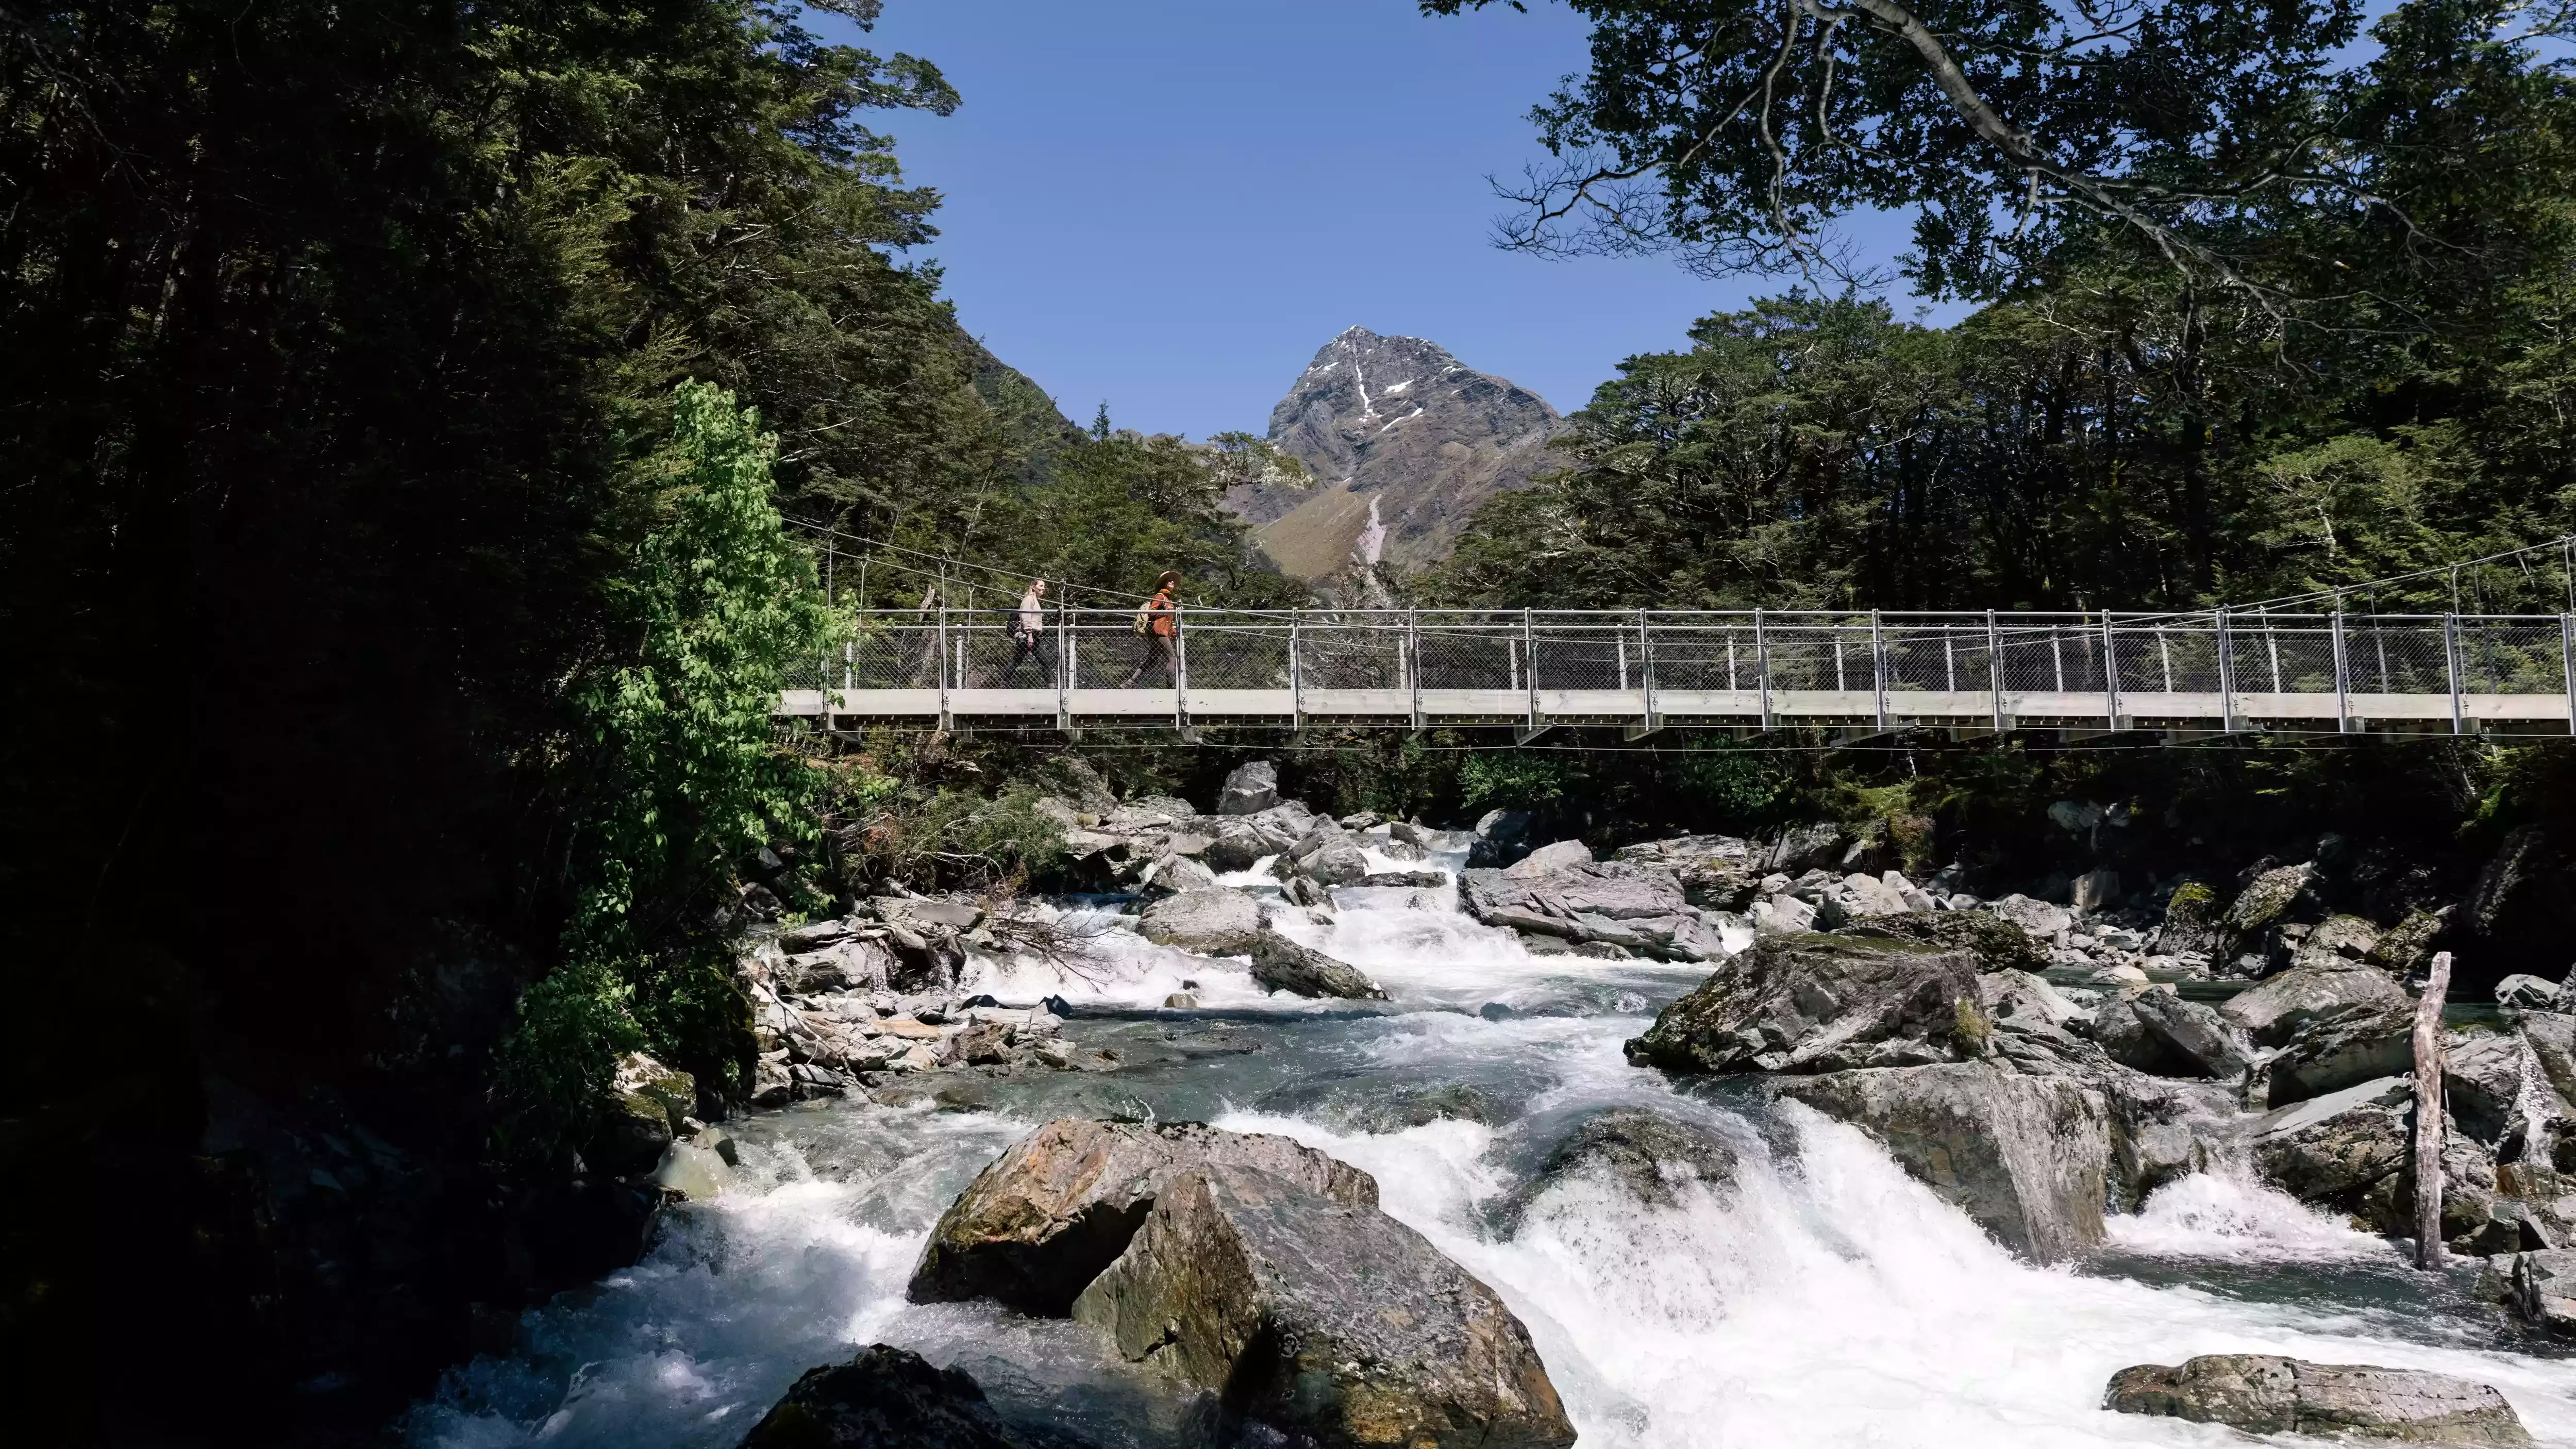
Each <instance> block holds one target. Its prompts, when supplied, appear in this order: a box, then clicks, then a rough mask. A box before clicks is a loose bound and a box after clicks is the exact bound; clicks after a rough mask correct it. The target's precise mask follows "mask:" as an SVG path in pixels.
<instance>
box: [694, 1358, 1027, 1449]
mask: <svg viewBox="0 0 2576 1449" xmlns="http://www.w3.org/2000/svg"><path fill="white" fill-rule="evenodd" d="M1050 1442H1051V1444H1057V1445H1060V1444H1063V1443H1065V1442H1066V1441H1064V1440H1062V1439H1053V1440H1051V1441H1050ZM742 1449H1038V1446H1036V1445H1033V1444H1032V1443H1031V1441H1030V1440H1029V1439H1027V1438H1026V1437H1024V1436H1023V1435H1022V1434H1020V1433H1019V1432H1018V1431H1017V1430H1015V1429H1013V1428H1012V1427H1011V1426H1010V1425H1009V1424H1007V1423H1005V1422H1003V1419H1002V1416H1001V1415H999V1414H997V1413H995V1412H993V1407H992V1405H991V1404H989V1403H986V1402H985V1400H984V1391H983V1389H982V1388H980V1387H978V1386H977V1384H976V1382H975V1381H974V1380H973V1379H972V1378H969V1377H968V1376H966V1375H965V1374H963V1373H960V1372H959V1371H957V1370H956V1369H943V1368H933V1367H932V1366H931V1365H930V1363H929V1362H928V1361H927V1360H925V1359H923V1358H922V1357H921V1355H919V1354H917V1353H913V1352H911V1351H909V1350H906V1349H900V1348H894V1347H891V1346H889V1345H886V1344H882V1343H879V1344H871V1345H870V1346H868V1347H866V1348H863V1349H860V1350H859V1356H858V1357H857V1358H855V1359H853V1360H851V1361H850V1362H849V1363H845V1364H834V1365H828V1366H826V1367H823V1368H816V1369H808V1370H806V1371H805V1374H804V1376H803V1377H801V1378H799V1379H797V1380H796V1383H795V1385H794V1387H792V1388H790V1389H788V1391H787V1396H786V1397H785V1398H783V1399H780V1400H779V1401H778V1403H777V1405H776V1406H775V1407H773V1408H771V1409H770V1411H769V1413H768V1414H767V1415H766V1416H765V1417H763V1418H762V1419H761V1421H760V1422H759V1423H758V1424H755V1425H753V1426H752V1430H751V1432H750V1433H749V1434H748V1435H746V1436H744V1438H743V1441H742Z"/></svg>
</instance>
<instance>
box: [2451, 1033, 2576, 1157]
mask: <svg viewBox="0 0 2576 1449" xmlns="http://www.w3.org/2000/svg"><path fill="white" fill-rule="evenodd" d="M2442 1088H2443V1092H2442V1095H2443V1097H2444V1099H2445V1101H2446V1102H2447V1103H2448V1104H2449V1107H2450V1110H2451V1114H2452V1116H2453V1117H2454V1118H2456V1119H2457V1120H2458V1122H2459V1125H2460V1130H2462V1131H2464V1132H2466V1133H2468V1134H2469V1135H2470V1136H2472V1137H2475V1138H2476V1139H2478V1141H2480V1142H2481V1143H2484V1144H2485V1145H2486V1146H2487V1147H2489V1148H2491V1149H2498V1150H2509V1151H2510V1155H2511V1156H2513V1157H2520V1156H2521V1155H2522V1154H2523V1151H2524V1150H2525V1149H2526V1148H2528V1147H2531V1146H2535V1145H2539V1144H2540V1143H2541V1142H2542V1141H2543V1139H2544V1137H2545V1136H2546V1135H2547V1134H2549V1133H2550V1131H2551V1129H2552V1127H2553V1125H2554V1124H2556V1123H2559V1122H2564V1121H2567V1120H2568V1119H2569V1118H2570V1117H2571V1116H2576V1109H2571V1108H2570V1107H2569V1105H2568V1103H2567V1102H2566V1101H2565V1099H2563V1098H2561V1097H2560V1096H2559V1095H2558V1090H2557V1088H2555V1087H2554V1086H2552V1085H2551V1084H2550V1081H2549V1077H2548V1073H2547V1072H2546V1071H2545V1070H2544V1069H2543V1068H2542V1067H2541V1064H2540V1059H2539V1057H2538V1055H2537V1054H2536V1053H2535V1052H2534V1051H2533V1050H2532V1047H2531V1043H2530V1042H2529V1041H2528V1040H2527V1039H2526V1038H2525V1037H2524V1035H2523V1034H2522V1033H2520V1032H2486V1031H2481V1032H2452V1033H2448V1034H2446V1035H2445V1038H2444V1044H2443V1049H2442ZM2535 1116H2536V1117H2537V1118H2538V1120H2537V1121H2534V1120H2532V1119H2533V1118H2534V1117H2535Z"/></svg>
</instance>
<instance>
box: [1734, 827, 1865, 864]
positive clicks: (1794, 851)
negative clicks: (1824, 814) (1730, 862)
mask: <svg viewBox="0 0 2576 1449" xmlns="http://www.w3.org/2000/svg"><path fill="white" fill-rule="evenodd" d="M1850 839H1851V833H1850V832H1849V831H1847V830H1845V829H1843V827H1842V826H1840V825H1838V824H1835V823H1834V822H1832V821H1830V820H1824V821H1817V822H1815V823H1813V824H1809V825H1793V826H1791V827H1789V828H1788V829H1787V830H1784V831H1782V832H1781V833H1780V837H1779V838H1778V839H1777V840H1774V841H1772V842H1771V845H1770V849H1769V850H1768V852H1767V853H1766V854H1765V855H1764V857H1763V858H1762V859H1761V860H1759V861H1757V862H1755V863H1756V864H1758V865H1760V866H1761V867H1762V868H1764V869H1766V870H1773V871H1779V872H1781V873H1783V874H1787V875H1796V874H1798V873H1799V872H1801V871H1805V870H1812V869H1814V868H1815V867H1817V866H1820V865H1824V864H1826V863H1828V862H1830V861H1836V860H1840V859H1841V858H1842V854H1843V847H1844V845H1845V844H1847V843H1848V842H1849V841H1850Z"/></svg>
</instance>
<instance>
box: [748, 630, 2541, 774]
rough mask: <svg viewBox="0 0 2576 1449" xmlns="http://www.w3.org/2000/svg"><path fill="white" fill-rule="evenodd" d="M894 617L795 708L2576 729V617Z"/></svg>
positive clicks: (1070, 724) (1962, 729) (1121, 722)
mask: <svg viewBox="0 0 2576 1449" xmlns="http://www.w3.org/2000/svg"><path fill="white" fill-rule="evenodd" d="M1133 618H1134V616H1133V614H1132V613H1131V612H1130V610H1129V609H1126V608H1119V609H1088V608H1083V609H1076V608H1049V609H1047V610H1045V611H1044V613H1043V615H1042V627H1041V628H1040V629H1038V630H1037V631H1035V633H1034V634H1031V633H1028V632H1025V631H1022V630H1020V629H1019V623H1020V621H1019V618H1018V615H1017V611H1015V610H1010V609H949V608H924V609H909V610H876V611H866V612H862V613H860V614H859V615H858V616H857V629H856V632H855V634H854V636H853V637H852V638H851V639H850V640H849V641H848V643H847V644H845V645H844V646H843V648H842V649H841V651H840V653H839V656H838V657H837V658H825V659H817V660H815V661H813V663H812V664H811V665H810V666H809V667H808V668H807V669H805V670H804V671H801V672H800V674H799V676H798V677H793V678H791V679H790V680H789V688H788V689H787V690H786V691H785V693H784V695H783V696H782V698H781V701H780V707H779V712H780V714H781V715H782V716H784V717H788V718H792V719H800V720H806V721H811V722H814V723H817V724H821V725H824V726H827V727H830V728H835V729H854V728H858V727H861V726H864V725H867V724H872V723H888V722H893V723H906V722H909V723H914V724H929V723H933V722H935V723H936V724H937V725H939V726H940V727H942V728H952V729H953V728H960V727H978V726H981V727H1013V726H1016V727H1020V728H1028V727H1032V726H1046V725H1052V726H1053V727H1054V728H1057V729H1061V730H1066V731H1076V730H1079V729H1081V728H1083V727H1084V726H1086V725H1089V726H1103V727H1105V726H1129V727H1139V726H1154V725H1159V726H1164V727H1170V728H1177V729H1180V730H1184V731H1187V730H1190V729H1193V728H1194V727H1196V726H1198V725H1201V724H1223V725H1269V726H1279V727H1286V728H1292V729H1293V728H1303V727H1306V726H1308V725H1310V724H1313V725H1395V726H1401V727H1409V728H1412V729H1415V730H1420V729H1425V728H1430V727H1434V726H1489V727H1508V728H1510V729H1512V730H1513V731H1514V732H1515V736H1516V738H1518V739H1519V740H1521V741H1522V742H1523V743H1527V742H1529V741H1531V740H1533V739H1535V738H1537V737H1538V736H1540V735H1542V734H1544V733H1546V732H1547V731H1548V730H1550V729H1552V728H1555V727H1558V726H1575V725H1581V726H1595V727H1598V726H1615V727H1619V728H1621V729H1623V730H1624V732H1625V733H1626V734H1627V736H1628V737H1630V738H1638V737H1642V736H1644V735H1647V734H1651V733H1654V732H1656V731H1659V730H1664V729H1671V728H1720V729H1728V730H1733V731H1737V732H1741V733H1767V732H1772V731H1781V730H1821V731H1825V732H1827V733H1829V734H1830V735H1832V736H1833V737H1835V738H1837V739H1840V740H1842V741H1845V742H1849V741H1853V740H1856V739H1859V738H1863V737H1868V736H1873V735H1884V734H1890V733H1894V732H1898V731H1902V730H1942V731H1948V732H1951V733H1953V734H1957V735H1962V736H1971V735H1978V734H1991V733H2005V732H2011V731H2017V730H2057V731H2063V732H2066V733H2067V734H2069V735H2070V736H2081V735H2090V734H2096V733H2118V732H2129V731H2153V732H2162V733H2164V734H2166V735H2167V736H2169V737H2184V738H2188V737H2197V736H2199V735H2202V734H2220V733H2249V732H2260V733H2303V734H2333V735H2352V734H2489V733H2505V734H2542V735H2559V736H2566V735H2571V734H2576V613H2569V614H2515V615H2486V614H2462V613H2450V614H2433V615H2406V616H2394V615H2377V614H2352V613H2346V612H2342V611H2336V612H2326V613H2279V612H2271V611H2260V612H2246V611H2242V610H2232V609H2231V610H2218V611H2213V612H2205V613H2159V614H2136V615H2131V614H2114V613H2085V614H2042V613H2018V612H2016V613H1984V614H1878V613H1850V612H1842V613H1803V612H1802V613H1786V612H1766V611H1761V610H1754V611H1749V612H1740V613H1713V612H1656V611H1640V612H1624V613H1610V612H1566V611H1552V610H1544V611H1529V610H1516V611H1493V610H1435V609H1419V610H1383V609H1381V610H1361V609H1330V610H1324V609H1307V610H1290V611H1238V610H1220V609H1192V608H1186V607H1184V608H1181V609H1180V610H1178V611H1177V612H1176V614H1175V615H1174V616H1173V621H1172V622H1173V625H1174V628H1173V633H1172V636H1171V637H1170V639H1169V640H1168V641H1166V645H1165V647H1163V648H1160V649H1157V648H1154V647H1152V642H1151V641H1149V640H1148V639H1147V638H1145V637H1141V636H1139V635H1138V634H1137V633H1136V631H1135V628H1134V625H1133Z"/></svg>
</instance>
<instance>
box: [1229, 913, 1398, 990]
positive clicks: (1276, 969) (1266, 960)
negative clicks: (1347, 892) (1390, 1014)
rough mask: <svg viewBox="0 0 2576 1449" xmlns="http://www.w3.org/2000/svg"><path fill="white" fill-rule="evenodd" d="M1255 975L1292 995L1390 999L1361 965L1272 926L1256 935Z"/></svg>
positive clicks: (1264, 984) (1266, 984) (1268, 986)
mask: <svg viewBox="0 0 2576 1449" xmlns="http://www.w3.org/2000/svg"><path fill="white" fill-rule="evenodd" d="M1252 979H1253V980H1254V981H1257V982H1259V983H1260V984H1261V986H1262V987H1263V988H1264V989H1265V990H1270V991H1285V992H1287V993H1288V994H1289V995H1291V996H1337V997H1341V998H1343V999H1345V1000H1350V1001H1383V1000H1385V999H1386V989H1385V988H1384V987H1381V986H1379V985H1378V984H1377V983H1376V982H1374V981H1371V980H1370V979H1368V977H1367V975H1366V974H1365V973H1363V972H1362V971H1361V970H1360V969H1359V968H1358V967H1356V966H1353V965H1350V964H1349V963H1347V962H1343V961H1336V960H1334V959H1333V958H1332V957H1330V956H1327V955H1325V954H1324V953H1323V952H1321V951H1318V950H1316V949H1315V948H1314V947H1312V946H1301V945H1298V944H1297V943H1296V942H1294V941H1291V940H1289V939H1288V938H1287V937H1285V936H1283V935H1280V934H1279V933H1278V932H1277V931H1272V930H1263V931H1261V932H1260V933H1258V934H1257V935H1255V936H1254V937H1253V939H1252Z"/></svg>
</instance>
